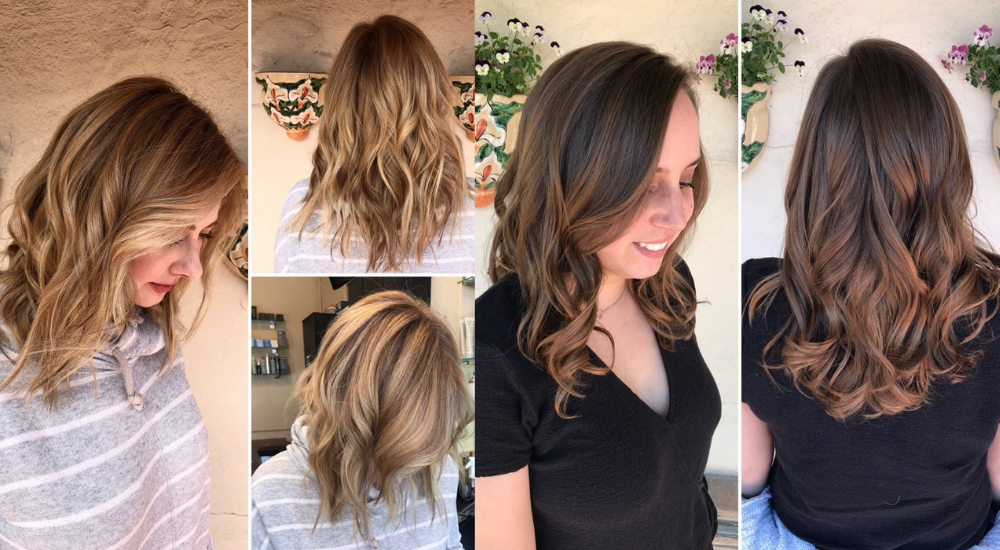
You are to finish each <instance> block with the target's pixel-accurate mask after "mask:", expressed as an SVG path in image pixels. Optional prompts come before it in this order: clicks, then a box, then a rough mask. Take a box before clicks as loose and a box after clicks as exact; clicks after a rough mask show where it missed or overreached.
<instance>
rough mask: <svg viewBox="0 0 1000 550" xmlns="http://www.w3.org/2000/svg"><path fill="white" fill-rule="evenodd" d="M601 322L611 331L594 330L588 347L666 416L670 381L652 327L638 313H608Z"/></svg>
mask: <svg viewBox="0 0 1000 550" xmlns="http://www.w3.org/2000/svg"><path fill="white" fill-rule="evenodd" d="M603 324H604V325H605V326H604V328H605V330H607V331H608V333H610V334H605V333H603V332H600V331H598V330H594V331H593V332H591V334H590V337H589V338H588V339H587V346H588V347H589V348H590V350H591V351H592V352H593V353H594V354H595V355H597V357H599V358H600V359H601V361H602V362H603V363H604V364H605V365H608V366H610V367H611V370H612V372H613V373H614V376H615V377H616V378H617V379H618V380H620V381H621V382H622V383H623V384H624V385H625V386H626V387H627V388H628V389H629V390H631V391H632V393H634V394H635V395H636V397H638V398H639V399H640V400H642V402H643V403H645V404H646V406H647V407H649V408H650V409H651V410H652V411H653V412H655V413H656V414H658V415H660V416H664V417H665V416H666V415H667V412H668V410H669V407H670V389H669V380H668V376H667V372H666V369H665V368H664V363H663V355H662V350H661V349H660V345H659V342H657V339H656V333H655V332H654V331H653V328H652V327H651V326H650V325H649V323H648V322H647V321H646V319H645V318H644V317H642V315H641V313H639V312H628V313H627V314H626V315H621V316H612V315H608V319H607V322H605V323H603Z"/></svg>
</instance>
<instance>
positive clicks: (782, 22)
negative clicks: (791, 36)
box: [774, 19, 788, 32]
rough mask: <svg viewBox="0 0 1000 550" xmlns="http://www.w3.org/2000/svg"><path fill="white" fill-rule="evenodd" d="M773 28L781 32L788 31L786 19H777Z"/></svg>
mask: <svg viewBox="0 0 1000 550" xmlns="http://www.w3.org/2000/svg"><path fill="white" fill-rule="evenodd" d="M774 30H775V31H781V32H788V21H785V20H784V19H779V20H778V22H777V23H775V25H774Z"/></svg>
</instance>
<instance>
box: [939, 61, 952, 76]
mask: <svg viewBox="0 0 1000 550" xmlns="http://www.w3.org/2000/svg"><path fill="white" fill-rule="evenodd" d="M941 64H942V65H944V68H945V70H947V71H948V72H949V73H950V72H951V63H948V60H947V59H942V60H941Z"/></svg>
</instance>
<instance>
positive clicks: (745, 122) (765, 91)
mask: <svg viewBox="0 0 1000 550" xmlns="http://www.w3.org/2000/svg"><path fill="white" fill-rule="evenodd" d="M770 96H771V86H770V85H769V84H765V83H764V82H758V83H756V84H754V85H753V86H742V85H741V86H740V135H741V137H740V157H741V161H742V162H741V163H740V171H741V172H746V171H747V169H749V168H750V167H751V166H753V165H754V163H755V162H757V159H758V158H760V154H761V152H763V150H764V144H765V143H766V142H767V100H768V99H769V98H770Z"/></svg>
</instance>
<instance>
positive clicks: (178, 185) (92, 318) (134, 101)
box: [0, 77, 246, 404]
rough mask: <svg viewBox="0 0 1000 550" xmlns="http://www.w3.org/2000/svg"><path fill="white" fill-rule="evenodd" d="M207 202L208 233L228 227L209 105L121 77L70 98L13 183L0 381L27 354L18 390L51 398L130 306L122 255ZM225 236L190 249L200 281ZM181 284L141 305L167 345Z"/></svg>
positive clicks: (228, 155)
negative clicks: (11, 359)
mask: <svg viewBox="0 0 1000 550" xmlns="http://www.w3.org/2000/svg"><path fill="white" fill-rule="evenodd" d="M215 205H220V207H219V218H218V222H217V223H216V226H215V227H216V229H215V233H221V234H222V235H232V234H234V233H235V231H236V229H238V227H239V224H241V223H242V221H243V218H244V216H245V211H246V210H245V209H246V172H245V169H244V167H243V164H242V162H241V161H240V159H239V158H238V157H237V155H236V153H235V152H234V151H233V149H232V147H231V146H230V145H229V143H228V142H227V141H226V138H225V137H224V136H223V135H222V133H221V132H220V131H219V129H218V127H217V126H216V125H215V123H214V122H213V121H212V118H211V116H210V115H209V114H208V113H206V112H205V111H204V110H203V109H201V108H200V107H198V106H197V105H196V104H195V103H194V102H192V101H191V100H190V99H189V98H188V97H187V96H185V95H184V94H183V93H181V92H180V91H179V90H177V88H175V87H174V86H173V85H171V84H170V83H168V82H166V81H164V80H161V79H158V78H152V77H139V78H130V79H127V80H123V81H121V82H118V83H117V84H114V85H112V86H110V87H108V88H106V89H104V90H102V91H100V92H98V93H97V94H95V95H94V96H92V97H90V98H89V99H87V100H86V101H84V102H83V103H82V104H80V105H79V106H78V107H76V108H75V109H73V111H72V112H70V113H69V114H68V115H67V116H66V118H65V119H63V121H62V122H61V123H60V125H59V127H58V129H57V130H56V133H55V135H54V136H53V138H52V141H51V142H50V143H49V145H48V147H47V148H46V150H45V152H44V154H43V155H42V157H41V159H40V160H39V161H38V163H37V164H35V165H34V167H32V168H31V170H30V171H29V172H28V173H27V175H26V176H25V177H24V178H23V179H22V180H21V182H20V184H19V185H18V187H17V189H16V190H15V191H14V196H13V200H12V204H11V210H10V219H9V222H8V230H9V232H10V238H11V242H10V244H9V245H8V247H7V249H6V251H5V254H4V255H5V257H6V260H7V261H6V266H5V267H4V271H3V272H0V288H2V289H3V290H2V292H0V319H2V321H3V324H4V328H5V332H4V334H3V336H4V337H5V340H4V342H3V345H4V347H5V348H6V349H8V350H10V349H15V350H17V352H18V357H17V360H16V364H17V366H16V369H15V371H14V374H13V375H11V376H10V377H9V378H8V379H7V380H6V381H5V382H4V385H6V384H7V383H9V382H11V381H12V380H13V378H14V376H16V375H17V374H18V373H19V372H20V371H21V370H22V369H23V367H24V366H25V363H26V361H28V360H34V361H37V362H38V364H39V365H40V371H39V374H38V375H37V377H36V378H35V379H34V380H33V381H32V383H31V384H30V386H29V388H28V393H29V395H30V394H33V393H35V392H39V391H40V392H42V394H43V395H44V397H45V399H46V400H47V401H49V402H50V404H54V402H55V400H56V388H57V386H58V384H59V383H61V382H62V381H64V380H65V379H66V378H67V377H68V376H69V375H71V374H72V373H73V372H75V371H76V370H77V369H78V368H79V367H80V366H82V365H83V364H86V363H87V361H89V360H90V358H91V357H92V356H93V355H94V354H95V353H96V352H97V351H98V350H99V349H100V348H101V347H103V346H104V345H106V344H107V341H108V338H110V337H111V334H113V332H114V331H113V330H109V328H117V329H120V328H122V327H124V326H125V323H126V322H127V321H128V319H129V318H130V317H131V316H132V314H133V312H134V310H135V307H136V288H135V284H134V282H133V281H132V279H131V276H130V271H129V264H130V262H132V260H135V259H136V258H139V257H140V256H143V255H145V254H148V253H149V252H151V251H153V250H156V249H158V248H161V247H164V246H167V245H169V244H171V243H172V242H174V241H176V240H177V239H178V238H180V237H181V236H183V235H184V234H185V232H187V231H188V226H189V225H192V224H194V223H196V222H197V221H199V220H201V219H202V218H204V217H205V216H206V215H207V214H208V213H209V212H210V211H212V209H213V208H214V206H215ZM225 241H226V240H225V239H217V240H216V241H214V242H213V246H205V247H203V249H202V251H201V261H202V265H203V266H204V276H203V280H204V284H205V285H206V290H207V284H208V280H209V274H210V270H211V266H212V265H213V264H214V263H216V262H217V261H218V260H219V259H220V258H221V257H222V255H223V250H222V249H223V248H224V247H225V246H226V244H228V243H227V242H225ZM185 284H186V281H184V280H181V281H180V282H179V283H178V284H177V285H176V286H175V288H174V289H173V290H171V291H170V292H169V293H168V294H167V296H166V298H165V299H164V300H163V301H162V302H161V303H160V304H159V305H156V306H153V307H152V308H150V313H152V314H153V315H154V316H156V317H157V318H158V320H159V321H160V325H161V329H162V330H163V331H164V334H165V337H166V343H167V346H168V349H169V350H170V351H171V353H172V351H173V346H174V342H175V324H177V321H176V313H177V304H178V301H179V299H180V296H181V295H182V293H183V291H184V286H185ZM203 303H204V302H203ZM200 316H201V310H199V312H198V314H197V315H196V316H195V319H196V322H197V319H199V318H200Z"/></svg>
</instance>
